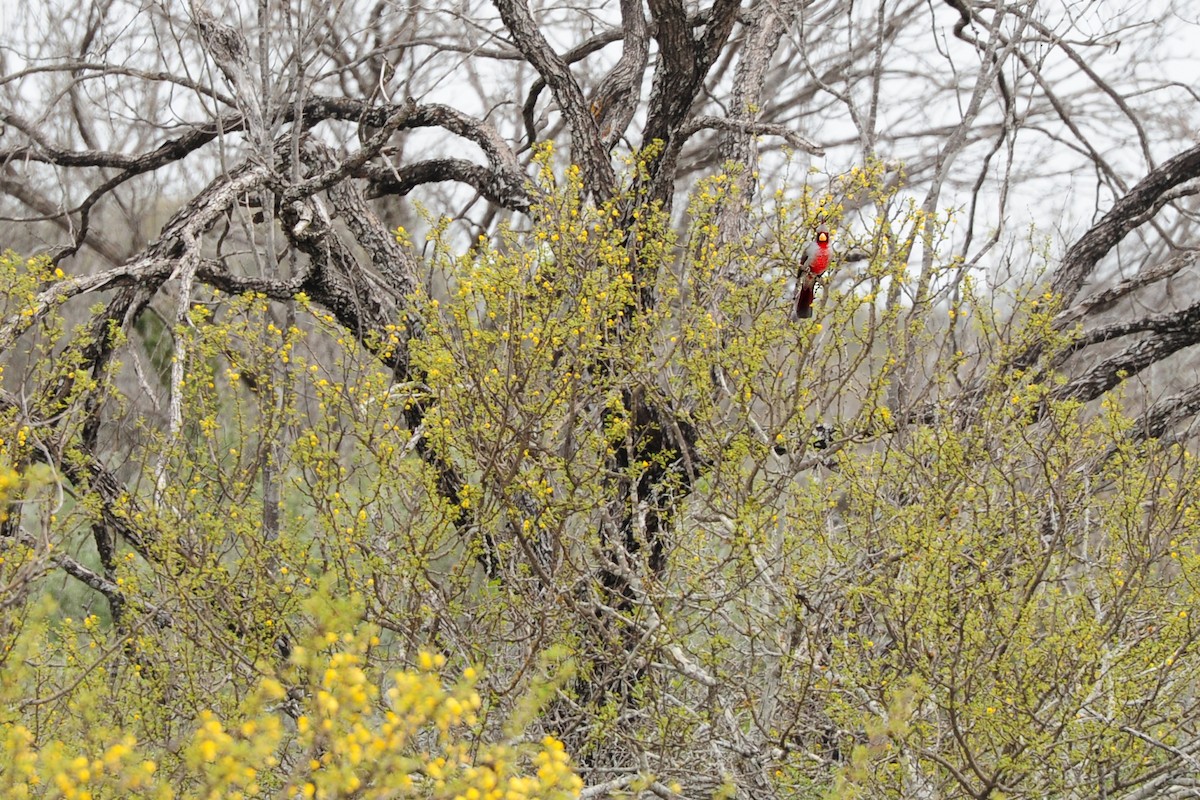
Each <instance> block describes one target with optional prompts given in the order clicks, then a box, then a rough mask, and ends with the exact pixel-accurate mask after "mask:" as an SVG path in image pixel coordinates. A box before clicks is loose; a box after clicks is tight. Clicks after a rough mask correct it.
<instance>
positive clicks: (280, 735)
mask: <svg viewBox="0 0 1200 800" xmlns="http://www.w3.org/2000/svg"><path fill="white" fill-rule="evenodd" d="M303 605H304V608H303V611H304V612H305V613H306V614H307V615H309V616H310V618H311V626H312V627H311V629H310V630H309V631H307V632H305V634H304V636H303V638H302V639H301V643H299V644H297V645H296V646H295V647H294V648H293V649H292V652H291V654H290V656H289V658H288V660H287V663H286V664H284V665H281V666H280V667H278V668H276V667H272V666H270V665H266V664H261V665H258V668H259V672H260V673H262V677H260V678H259V679H258V681H257V683H256V685H255V686H254V687H253V688H252V689H250V691H249V692H247V693H246V694H245V695H244V696H242V697H240V698H239V699H238V700H237V702H236V704H235V706H234V707H233V708H232V709H231V710H230V712H229V713H228V714H225V715H222V714H218V713H216V712H214V711H212V710H210V709H207V708H204V709H202V710H201V711H200V712H199V713H198V714H197V715H196V717H195V720H194V721H193V722H191V723H190V724H186V723H185V724H183V725H181V730H180V732H179V735H178V737H177V739H176V740H175V741H174V742H173V743H172V744H170V745H168V746H167V747H165V748H164V747H162V746H159V745H156V744H154V743H153V742H151V741H145V740H143V739H142V738H140V737H139V731H140V729H141V725H139V724H138V722H139V720H138V715H137V714H135V715H134V717H133V719H132V720H127V721H126V722H125V723H124V724H119V723H118V720H117V719H114V717H113V715H112V711H111V709H107V710H106V709H105V708H104V705H105V701H104V698H103V690H104V687H103V685H102V683H98V682H94V681H88V680H86V678H85V679H84V682H82V683H80V684H77V685H76V686H75V687H73V688H72V691H71V693H70V700H69V701H68V702H67V703H66V704H65V706H64V707H61V708H59V709H58V710H57V711H53V710H52V711H49V712H48V713H45V714H44V715H38V717H37V730H38V733H37V734H36V735H35V733H34V730H32V729H31V728H30V727H28V726H27V725H26V724H25V723H24V722H22V721H19V720H21V719H22V717H24V716H27V715H22V714H19V713H18V714H16V715H14V714H13V712H12V711H11V710H10V711H8V712H6V714H5V717H4V718H3V720H2V723H0V747H2V748H3V754H4V766H2V767H0V790H3V792H4V796H5V797H12V798H24V797H62V798H66V799H67V800H90V798H96V799H97V800H99V798H106V797H112V798H117V797H131V798H132V797H137V798H210V799H211V800H217V799H218V798H230V799H231V800H232V799H235V798H252V797H287V798H313V797H316V798H334V797H347V796H354V797H363V798H447V800H448V799H449V798H456V799H458V798H477V799H478V800H519V799H522V798H528V800H535V799H536V798H544V799H545V800H565V798H569V797H575V796H577V795H578V791H579V787H580V781H579V778H578V777H577V776H576V775H575V774H574V772H573V771H572V770H571V767H570V765H569V762H568V758H567V756H566V754H565V753H564V751H563V746H562V743H561V742H559V741H558V740H557V739H555V738H554V737H551V736H547V737H545V738H543V739H542V740H541V741H540V742H538V743H516V742H515V739H516V737H519V735H520V733H521V730H519V729H517V728H514V729H513V731H512V737H513V740H506V741H501V742H486V741H482V740H481V739H479V738H478V737H477V736H476V735H475V733H474V732H475V730H477V728H478V724H479V717H478V713H479V711H480V708H481V706H482V700H481V699H480V696H479V694H478V693H477V692H476V691H475V688H474V687H475V682H476V680H477V673H476V671H475V670H474V669H471V668H467V669H466V670H464V671H463V673H462V677H461V678H460V679H459V680H458V681H457V682H456V683H453V684H449V685H447V684H446V683H445V682H444V680H443V677H442V675H441V670H442V669H443V668H444V666H445V658H444V657H442V656H440V655H432V654H430V653H426V652H421V653H419V654H418V657H417V668H415V669H409V670H401V671H398V672H395V673H393V674H391V675H389V676H386V677H384V676H382V675H370V674H368V671H367V668H368V663H369V660H370V659H369V653H370V651H371V649H372V648H373V647H376V646H378V645H379V644H380V639H379V637H378V635H377V633H378V631H377V629H375V628H373V627H372V626H370V625H366V624H363V623H362V622H361V615H362V611H363V608H362V600H361V598H359V597H356V596H353V595H351V596H347V597H343V598H341V599H333V598H331V597H330V596H329V595H328V593H327V591H326V590H324V589H322V590H320V591H318V592H316V593H315V594H313V595H312V597H311V598H310V599H309V600H307V601H306V602H305V603H304V604H303ZM46 611H47V609H43V610H42V611H41V612H39V613H37V614H36V615H35V620H34V624H32V625H30V626H28V627H27V628H26V629H25V631H24V632H23V633H22V634H21V635H20V636H18V637H17V639H16V640H15V641H14V642H13V643H12V644H11V645H10V648H9V655H10V656H11V657H12V659H13V660H12V661H11V662H10V666H9V668H8V669H6V670H5V673H4V682H3V684H0V691H2V692H3V694H2V696H0V701H3V703H4V706H5V708H7V709H14V710H18V711H19V710H20V709H22V708H23V707H28V706H29V702H28V701H23V700H22V697H23V696H24V695H26V694H27V693H28V692H29V691H30V690H31V689H33V688H34V687H35V686H36V685H37V676H36V675H35V674H34V670H32V669H26V668H24V667H23V664H24V663H25V662H26V661H27V660H29V659H31V658H33V657H34V655H35V653H36V652H37V650H39V649H40V648H41V647H44V646H45V645H46V641H45V639H44V636H45V633H46V627H45V625H46V620H47V614H46ZM94 629H95V621H94V620H93V619H92V618H88V619H85V620H83V622H82V628H79V627H75V624H74V622H73V620H71V619H65V620H63V621H62V624H61V626H60V628H59V641H58V644H57V646H56V650H57V651H58V654H59V655H60V656H61V657H63V658H65V659H66V661H67V663H71V662H72V661H74V660H76V659H77V658H86V657H87V655H86V650H80V647H81V646H83V645H84V642H85V640H88V639H91V641H90V642H87V644H86V646H87V647H88V648H91V647H92V646H93V645H95V639H94V638H91V636H92V634H93V633H94ZM384 687H387V688H384ZM35 702H39V703H40V702H42V701H40V700H39V701H35Z"/></svg>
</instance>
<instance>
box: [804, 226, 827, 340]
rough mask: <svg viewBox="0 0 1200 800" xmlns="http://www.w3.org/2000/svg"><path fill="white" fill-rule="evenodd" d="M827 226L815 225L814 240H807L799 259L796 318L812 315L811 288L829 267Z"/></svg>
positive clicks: (806, 317)
mask: <svg viewBox="0 0 1200 800" xmlns="http://www.w3.org/2000/svg"><path fill="white" fill-rule="evenodd" d="M830 235H831V234H830V233H829V226H828V225H820V226H818V227H817V239H816V241H813V242H809V243H808V246H807V247H805V248H804V257H803V258H802V259H801V260H800V273H799V274H798V275H797V276H796V299H795V305H796V310H795V314H796V318H797V319H808V318H810V317H811V316H812V315H813V311H812V307H813V289H814V288H815V287H816V285H817V281H818V280H819V279H820V277H821V275H822V274H823V273H824V272H825V270H826V269H828V268H829V237H830Z"/></svg>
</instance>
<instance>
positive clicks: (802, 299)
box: [795, 286, 813, 319]
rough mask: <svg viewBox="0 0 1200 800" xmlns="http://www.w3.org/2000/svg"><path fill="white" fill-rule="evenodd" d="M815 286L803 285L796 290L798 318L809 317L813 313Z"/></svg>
mask: <svg viewBox="0 0 1200 800" xmlns="http://www.w3.org/2000/svg"><path fill="white" fill-rule="evenodd" d="M812 307H813V287H811V286H801V287H800V290H799V291H798V292H796V309H795V313H796V319H809V318H810V317H812V315H813V310H812Z"/></svg>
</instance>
